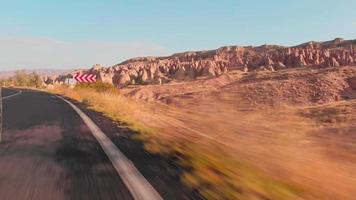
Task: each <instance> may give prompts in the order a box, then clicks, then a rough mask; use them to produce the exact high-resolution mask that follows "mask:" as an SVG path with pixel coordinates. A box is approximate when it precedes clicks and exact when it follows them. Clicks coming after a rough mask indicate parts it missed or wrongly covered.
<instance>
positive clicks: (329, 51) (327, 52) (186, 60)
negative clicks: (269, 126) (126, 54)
mask: <svg viewBox="0 0 356 200" xmlns="http://www.w3.org/2000/svg"><path fill="white" fill-rule="evenodd" d="M346 65H356V40H343V39H341V38H336V39H335V40H332V41H327V42H308V43H304V44H301V45H298V46H294V47H284V46H277V45H262V46H258V47H252V46H245V47H240V46H227V47H222V48H219V49H216V50H210V51H197V52H184V53H178V54H173V55H171V56H167V57H142V58H133V59H129V60H127V61H125V62H122V63H120V64H117V65H114V66H111V67H104V66H101V65H94V66H93V67H92V68H91V69H90V70H89V71H90V73H95V74H97V77H98V80H101V81H102V82H105V83H110V84H114V85H116V86H118V87H124V86H127V85H131V84H163V83H167V82H170V81H188V80H194V79H197V78H199V77H216V76H219V75H221V74H224V73H227V72H228V71H231V70H241V71H242V72H249V71H261V70H263V71H277V70H283V69H288V68H295V67H321V68H323V67H339V66H346Z"/></svg>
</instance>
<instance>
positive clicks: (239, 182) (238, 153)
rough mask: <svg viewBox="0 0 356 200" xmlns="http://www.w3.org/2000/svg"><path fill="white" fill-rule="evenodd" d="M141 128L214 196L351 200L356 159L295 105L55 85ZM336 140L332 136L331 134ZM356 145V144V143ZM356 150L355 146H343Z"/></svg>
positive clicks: (187, 177)
mask: <svg viewBox="0 0 356 200" xmlns="http://www.w3.org/2000/svg"><path fill="white" fill-rule="evenodd" d="M52 92H55V93H59V94H62V95H65V96H68V97H70V98H73V99H75V100H78V101H81V102H85V103H87V104H88V105H89V107H91V108H92V109H94V110H97V111H99V112H103V113H105V114H106V115H107V116H108V117H110V118H112V119H114V120H119V121H123V122H126V123H127V124H129V126H130V127H131V128H132V129H134V130H136V131H139V132H140V133H141V134H140V139H142V140H143V141H145V144H146V148H147V149H148V150H150V151H151V152H157V153H162V154H167V155H174V156H177V157H178V158H180V164H181V165H182V166H185V167H186V168H187V171H186V173H185V174H184V176H183V177H182V179H183V181H184V182H185V183H186V184H187V185H189V186H191V187H193V188H197V189H198V190H199V191H200V192H201V194H202V195H204V196H205V197H206V198H207V199H352V198H353V197H354V196H355V195H356V191H355V190H354V184H355V183H356V179H355V176H356V175H355V174H354V171H353V170H354V169H355V167H356V165H355V160H350V159H351V158H350V157H347V158H348V159H347V160H346V159H344V160H340V159H337V158H334V157H332V156H330V155H329V154H328V153H327V151H326V150H327V148H328V146H325V145H324V144H326V143H325V142H320V140H319V139H318V137H315V135H318V134H317V133H320V131H324V129H322V128H321V127H320V125H318V122H317V120H310V119H311V118H313V117H314V115H313V116H312V117H310V115H308V114H305V115H300V113H301V111H300V110H298V109H295V108H291V107H283V108H279V109H273V110H270V109H262V108H261V109H258V110H256V109H255V110H252V109H250V108H249V107H248V106H247V105H241V104H239V103H238V101H237V100H236V99H235V98H236V97H234V96H233V95H228V96H224V97H219V99H217V98H214V97H207V98H206V99H203V100H201V101H188V100H187V101H186V102H183V103H182V104H180V107H179V108H178V107H175V106H173V105H165V104H161V103H154V102H151V103H149V102H140V101H134V100H132V99H127V98H125V97H123V96H122V95H120V94H118V93H117V92H113V91H107V92H98V91H93V90H92V89H88V88H76V89H68V88H65V87H62V88H55V89H53V90H52ZM328 141H329V140H328ZM352 148H355V147H354V146H353V147H352ZM338 151H343V152H344V153H345V154H347V155H349V154H350V153H349V151H348V150H343V149H338Z"/></svg>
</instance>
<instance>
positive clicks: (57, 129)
mask: <svg viewBox="0 0 356 200" xmlns="http://www.w3.org/2000/svg"><path fill="white" fill-rule="evenodd" d="M2 95H3V97H6V96H11V97H10V98H4V99H3V113H2V117H3V124H2V126H3V133H2V141H1V143H0V199H1V200H16V199H19V200H27V199H31V200H41V199H44V200H50V199H54V200H57V199H58V200H59V199H73V200H80V199H83V200H84V199H85V200H90V199H103V200H110V199H123V200H126V199H137V198H136V197H135V195H134V194H133V193H132V188H131V189H128V188H130V187H127V186H128V185H127V183H126V181H125V179H122V176H120V175H119V174H118V171H117V169H115V167H114V165H113V163H112V162H111V161H110V159H109V158H108V156H107V152H104V151H103V148H102V146H101V145H100V144H99V143H98V140H97V139H96V138H95V137H94V136H93V133H92V131H91V130H90V129H89V128H88V125H87V124H86V123H84V121H83V119H82V118H81V117H80V116H79V115H78V113H77V112H76V111H75V110H73V108H72V107H71V106H70V105H69V104H68V103H66V102H65V101H63V100H62V99H60V98H58V97H56V96H54V95H51V94H47V93H43V92H35V91H29V90H22V92H19V90H14V89H3V92H2ZM85 112H86V113H87V114H88V115H89V116H90V117H91V118H92V119H93V121H94V122H95V123H97V124H98V126H99V127H100V128H102V130H103V132H105V134H108V137H109V138H110V140H112V141H113V142H114V143H115V145H118V147H119V149H122V150H123V151H122V152H123V153H124V154H125V155H126V156H128V158H129V159H131V160H132V161H133V163H134V165H135V166H136V167H137V169H138V170H139V172H140V173H142V174H143V175H144V177H145V178H146V180H147V182H149V183H150V185H151V184H152V185H151V187H152V188H153V189H154V190H155V191H158V192H157V193H159V195H161V197H162V198H163V199H172V200H173V199H197V197H195V196H196V195H194V194H193V193H191V192H190V191H189V190H188V189H186V188H184V186H183V185H182V184H181V183H180V181H179V173H180V170H178V169H176V168H175V167H172V165H171V164H170V162H169V160H168V161H167V160H165V159H163V158H160V157H159V156H154V155H148V153H147V152H145V151H144V149H143V148H142V144H140V143H139V142H137V141H132V140H131V139H130V138H128V137H126V136H123V135H124V133H125V130H117V126H116V125H114V124H110V123H111V121H110V120H108V119H106V118H105V117H102V116H101V115H100V114H98V113H94V112H91V111H88V110H86V111H85ZM126 131H127V130H126ZM118 132H123V133H120V134H121V136H120V134H118ZM135 169H136V168H135ZM137 187H139V186H137ZM136 189H137V188H134V190H136ZM137 190H139V189H137Z"/></svg>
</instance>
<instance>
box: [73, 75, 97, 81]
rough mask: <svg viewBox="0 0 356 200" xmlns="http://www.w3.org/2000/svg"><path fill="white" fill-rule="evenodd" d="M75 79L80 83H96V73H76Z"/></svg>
mask: <svg viewBox="0 0 356 200" xmlns="http://www.w3.org/2000/svg"><path fill="white" fill-rule="evenodd" d="M74 79H75V80H76V81H78V82H80V83H94V82H95V81H96V75H95V74H80V73H77V74H75V75H74Z"/></svg>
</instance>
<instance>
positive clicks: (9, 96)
mask: <svg viewBox="0 0 356 200" xmlns="http://www.w3.org/2000/svg"><path fill="white" fill-rule="evenodd" d="M21 93H22V90H19V91H18V92H16V93H15V94H11V95H8V96H5V97H2V99H9V98H11V97H14V96H17V95H19V94H21Z"/></svg>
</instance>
